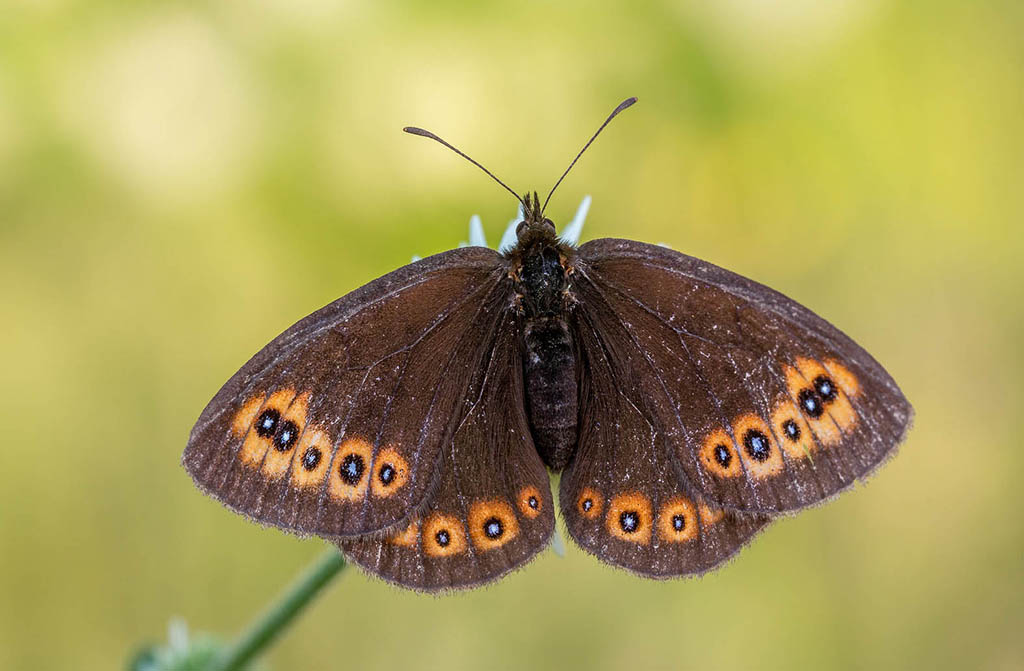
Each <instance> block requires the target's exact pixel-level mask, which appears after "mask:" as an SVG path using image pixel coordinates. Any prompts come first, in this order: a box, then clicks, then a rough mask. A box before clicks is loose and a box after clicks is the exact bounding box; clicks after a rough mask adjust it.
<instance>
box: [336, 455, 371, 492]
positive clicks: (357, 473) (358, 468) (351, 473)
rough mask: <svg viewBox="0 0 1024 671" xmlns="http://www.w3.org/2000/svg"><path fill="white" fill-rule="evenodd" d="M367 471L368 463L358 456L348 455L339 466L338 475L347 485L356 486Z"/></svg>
mask: <svg viewBox="0 0 1024 671" xmlns="http://www.w3.org/2000/svg"><path fill="white" fill-rule="evenodd" d="M364 470H366V463H365V462H364V461H363V458H362V457H361V456H359V455H358V454H347V455H345V458H344V459H342V460H341V464H340V465H339V466H338V475H340V476H341V479H342V480H344V481H345V484H347V485H351V486H353V487H354V486H355V485H357V484H358V483H359V481H360V480H362V479H363V471H364Z"/></svg>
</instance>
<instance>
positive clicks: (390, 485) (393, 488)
mask: <svg viewBox="0 0 1024 671" xmlns="http://www.w3.org/2000/svg"><path fill="white" fill-rule="evenodd" d="M373 470H374V474H373V483H372V484H371V485H370V486H371V490H372V491H373V495H374V496H377V497H380V498H387V497H389V496H391V495H392V494H394V493H395V492H397V491H398V490H399V489H401V488H402V486H403V485H405V483H407V482H408V481H409V462H407V461H406V460H405V457H403V456H402V455H401V453H399V451H398V450H396V449H395V448H393V447H385V448H384V449H383V450H381V451H380V453H379V454H378V455H377V460H376V462H375V464H374V467H373Z"/></svg>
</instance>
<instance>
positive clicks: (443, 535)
mask: <svg viewBox="0 0 1024 671" xmlns="http://www.w3.org/2000/svg"><path fill="white" fill-rule="evenodd" d="M434 540H436V541H437V544H438V545H440V546H441V547H448V544H449V543H451V542H452V537H451V536H449V535H448V530H447V529H441V530H440V531H438V532H437V533H436V534H434Z"/></svg>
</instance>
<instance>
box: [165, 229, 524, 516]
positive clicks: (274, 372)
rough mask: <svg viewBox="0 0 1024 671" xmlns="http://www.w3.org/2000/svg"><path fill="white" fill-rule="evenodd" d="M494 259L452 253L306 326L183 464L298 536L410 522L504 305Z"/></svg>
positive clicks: (220, 400)
mask: <svg viewBox="0 0 1024 671" xmlns="http://www.w3.org/2000/svg"><path fill="white" fill-rule="evenodd" d="M499 264H500V257H499V256H498V255H497V254H496V253H495V252H493V251H490V250H486V249H482V248H466V249H459V250H452V251H450V252H445V253H444V254H439V255H437V256H435V257H431V258H428V259H425V260H423V261H421V262H419V263H416V264H412V265H410V266H406V267H404V268H401V269H399V270H396V271H395V272H393V273H391V274H389V275H386V276H384V277H382V278H380V279H378V280H376V281H374V282H372V283H370V284H369V285H367V286H365V287H363V288H362V289H359V290H357V291H355V292H353V293H351V294H349V295H347V296H345V297H343V298H341V299H339V300H338V301H336V302H334V303H332V304H331V305H328V306H327V307H325V308H323V309H322V310H319V311H317V312H315V313H313V314H312V315H310V316H309V317H307V318H305V319H303V320H302V321H300V322H298V323H297V324H296V325H295V326H293V327H292V328H290V329H288V330H287V331H285V332H284V333H283V334H282V335H281V336H279V337H278V338H276V339H275V340H274V341H273V342H271V343H270V344H269V345H267V347H265V348H264V349H263V350H262V351H260V352H259V353H258V354H257V355H256V356H254V357H253V358H252V359H251V360H250V361H249V362H248V363H247V364H246V365H245V366H243V367H242V369H241V370H239V371H238V373H236V374H235V375H234V376H233V377H232V378H231V379H230V380H229V381H228V382H227V383H226V384H225V385H224V387H223V388H222V389H221V390H220V392H218V394H217V395H216V396H215V397H214V399H213V400H212V401H211V402H210V404H209V405H208V406H207V408H206V409H205V410H204V411H203V414H202V415H201V416H200V418H199V421H198V422H197V423H196V426H195V428H194V429H193V431H192V434H191V436H190V438H189V443H188V446H187V447H186V450H185V454H184V457H183V462H184V464H185V467H186V469H187V470H188V471H189V473H190V474H191V475H192V477H193V478H194V479H195V481H196V483H197V484H198V485H199V486H200V487H201V488H202V489H204V490H205V491H207V492H209V493H210V494H212V495H213V496H215V497H217V498H218V499H220V500H221V501H223V502H224V503H225V504H226V505H228V506H229V507H231V508H233V509H235V510H237V511H239V512H242V513H244V514H246V515H249V516H251V517H253V518H255V519H256V520H258V521H260V522H264V523H268V524H275V525H278V526H282V527H284V528H288V529H292V530H295V531H298V532H301V533H316V534H320V535H324V536H352V535H359V534H365V533H371V532H376V531H380V530H382V529H387V528H389V527H392V526H395V525H397V524H399V523H401V522H403V521H404V520H405V519H406V518H408V517H409V516H411V515H412V514H413V513H414V512H415V511H416V510H417V509H418V508H419V507H421V506H422V505H423V503H424V501H425V500H426V498H427V497H428V495H429V494H430V493H431V492H432V489H433V487H435V486H436V471H437V465H438V463H439V461H440V449H441V445H442V444H443V443H444V442H445V441H446V440H447V439H448V438H449V437H450V435H451V432H452V431H454V428H455V427H454V420H453V418H454V416H455V415H456V412H457V409H458V408H457V406H458V404H459V403H460V402H461V399H462V398H463V397H464V396H465V393H466V389H467V388H468V386H469V384H470V383H471V381H472V378H473V374H474V372H475V370H474V363H475V362H477V361H478V360H479V357H480V354H481V352H482V351H483V350H484V349H485V347H486V346H487V343H488V341H489V338H491V337H492V333H493V327H494V325H496V323H497V319H498V313H497V312H496V311H495V310H494V309H493V306H494V305H498V304H501V305H504V304H505V303H507V301H508V297H507V296H505V295H504V293H503V292H504V291H505V286H504V284H502V283H501V282H500V281H499V280H500V278H501V271H500V269H499ZM487 309H491V312H490V313H489V316H488V314H484V313H485V310H487ZM381 469H385V472H386V474H387V475H386V477H385V480H387V482H386V483H385V482H384V481H382V480H379V477H380V472H381ZM373 476H377V477H378V480H377V481H374V480H373Z"/></svg>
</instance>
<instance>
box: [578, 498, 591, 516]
mask: <svg viewBox="0 0 1024 671" xmlns="http://www.w3.org/2000/svg"><path fill="white" fill-rule="evenodd" d="M580 507H581V508H583V512H585V513H589V512H590V509H591V508H593V507H594V502H593V501H591V500H590V499H583V504H582V505H581V506H580Z"/></svg>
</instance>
